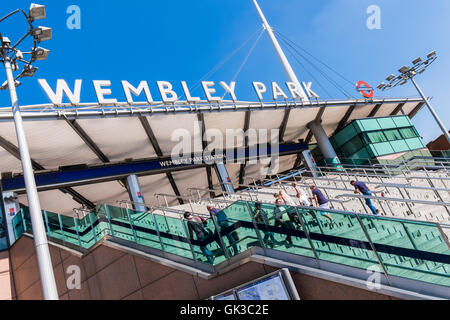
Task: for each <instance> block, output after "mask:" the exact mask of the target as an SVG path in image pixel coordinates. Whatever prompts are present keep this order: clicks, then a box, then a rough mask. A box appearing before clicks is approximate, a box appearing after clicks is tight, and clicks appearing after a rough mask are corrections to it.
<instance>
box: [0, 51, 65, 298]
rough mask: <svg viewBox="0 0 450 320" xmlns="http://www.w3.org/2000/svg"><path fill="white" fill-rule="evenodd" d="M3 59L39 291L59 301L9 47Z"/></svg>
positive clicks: (4, 52)
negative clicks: (38, 276)
mask: <svg viewBox="0 0 450 320" xmlns="http://www.w3.org/2000/svg"><path fill="white" fill-rule="evenodd" d="M2 56H3V63H4V66H5V70H6V78H7V81H8V88H9V95H10V98H11V108H12V111H13V114H14V123H15V125H16V135H17V142H18V144H19V151H20V159H21V161H22V170H23V175H24V179H25V187H26V190H27V198H28V206H29V208H30V216H31V224H32V226H33V236H34V244H35V247H36V256H37V260H38V264H39V273H40V276H41V284H42V292H43V295H44V299H45V300H58V299H59V297H58V290H57V288H56V282H55V276H54V274H53V265H52V260H51V257H50V251H49V249H48V242H47V235H46V233H45V227H44V222H43V220H42V213H41V205H40V203H39V198H38V193H37V189H36V182H35V180H34V174H33V167H32V166H31V159H30V153H29V151H28V144H27V140H26V137H25V132H24V129H23V122H22V116H21V114H20V108H19V101H18V99H17V93H16V86H15V80H14V76H13V72H12V68H11V58H10V57H9V54H8V48H3V50H2Z"/></svg>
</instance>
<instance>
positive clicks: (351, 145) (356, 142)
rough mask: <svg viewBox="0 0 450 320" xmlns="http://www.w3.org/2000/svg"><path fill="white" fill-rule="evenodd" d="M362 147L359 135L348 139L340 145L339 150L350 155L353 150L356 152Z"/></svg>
mask: <svg viewBox="0 0 450 320" xmlns="http://www.w3.org/2000/svg"><path fill="white" fill-rule="evenodd" d="M363 147H364V144H363V142H362V140H361V138H360V137H359V136H356V137H354V138H353V139H351V140H350V141H348V142H347V143H345V144H344V145H343V146H342V149H341V150H342V152H343V153H344V154H345V155H346V156H350V155H352V154H354V153H355V152H358V151H359V150H361V149H362V148H363Z"/></svg>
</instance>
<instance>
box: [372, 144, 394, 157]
mask: <svg viewBox="0 0 450 320" xmlns="http://www.w3.org/2000/svg"><path fill="white" fill-rule="evenodd" d="M372 146H373V148H375V151H376V153H377V155H378V156H382V155H386V154H391V153H394V152H395V151H394V149H392V146H391V144H390V143H389V142H384V143H376V144H373V145H372Z"/></svg>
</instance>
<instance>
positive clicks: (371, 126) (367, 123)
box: [358, 119, 381, 131]
mask: <svg viewBox="0 0 450 320" xmlns="http://www.w3.org/2000/svg"><path fill="white" fill-rule="evenodd" d="M358 121H359V123H360V126H361V128H362V129H363V131H372V130H380V129H381V127H380V125H379V124H378V121H377V119H360V120H358Z"/></svg>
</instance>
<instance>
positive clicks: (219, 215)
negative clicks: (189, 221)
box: [206, 206, 239, 255]
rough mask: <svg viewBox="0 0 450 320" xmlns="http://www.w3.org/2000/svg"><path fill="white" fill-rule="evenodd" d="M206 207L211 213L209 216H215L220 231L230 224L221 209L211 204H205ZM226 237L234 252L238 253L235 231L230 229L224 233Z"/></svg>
mask: <svg viewBox="0 0 450 320" xmlns="http://www.w3.org/2000/svg"><path fill="white" fill-rule="evenodd" d="M206 209H208V211H209V214H210V215H211V218H213V219H214V217H215V218H216V221H217V225H218V226H219V228H220V231H222V230H223V229H225V228H227V227H228V226H229V225H230V222H229V221H228V218H227V215H226V214H225V212H224V211H223V210H220V209H217V208H214V207H213V206H207V207H206ZM225 236H226V237H227V239H228V242H229V243H230V245H231V246H232V247H233V250H234V254H235V255H236V254H238V253H239V248H238V246H237V232H236V231H231V232H229V233H227V234H226V235H225Z"/></svg>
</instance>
